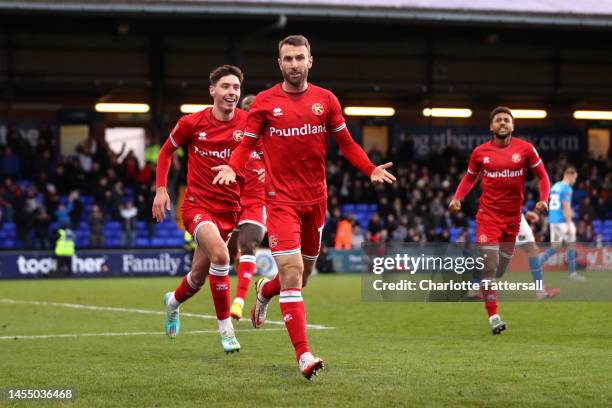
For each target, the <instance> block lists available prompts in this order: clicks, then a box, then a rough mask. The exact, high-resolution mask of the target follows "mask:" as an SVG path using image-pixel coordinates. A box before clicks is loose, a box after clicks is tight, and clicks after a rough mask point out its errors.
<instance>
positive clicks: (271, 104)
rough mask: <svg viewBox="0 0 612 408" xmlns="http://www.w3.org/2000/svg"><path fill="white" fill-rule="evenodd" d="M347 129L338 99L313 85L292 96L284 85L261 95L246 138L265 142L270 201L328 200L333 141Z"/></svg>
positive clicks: (251, 116)
mask: <svg viewBox="0 0 612 408" xmlns="http://www.w3.org/2000/svg"><path fill="white" fill-rule="evenodd" d="M344 127H346V125H345V123H344V118H343V116H342V109H341V108H340V103H339V102H338V99H337V98H336V96H335V95H334V94H333V93H331V92H330V91H328V90H327V89H323V88H320V87H318V86H315V85H313V84H308V89H306V91H304V92H301V93H298V94H291V93H287V92H285V91H283V89H282V85H281V84H277V85H275V86H273V87H272V88H270V89H268V90H266V91H263V92H261V93H259V94H258V95H257V97H256V98H255V101H254V102H253V106H252V107H251V110H250V111H249V117H248V120H247V125H246V128H245V132H244V135H245V137H253V138H262V139H263V151H264V163H265V166H266V183H265V184H266V186H265V189H266V200H267V201H269V202H274V203H277V204H288V205H308V204H314V203H317V202H320V201H323V200H326V198H327V185H326V182H325V163H326V155H327V136H328V133H329V132H338V131H340V130H342V129H344Z"/></svg>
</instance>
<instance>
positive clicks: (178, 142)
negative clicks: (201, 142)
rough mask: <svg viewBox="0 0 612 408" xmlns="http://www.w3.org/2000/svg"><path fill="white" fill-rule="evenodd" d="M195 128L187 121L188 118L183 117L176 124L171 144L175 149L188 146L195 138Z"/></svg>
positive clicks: (171, 134) (171, 135)
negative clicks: (193, 129)
mask: <svg viewBox="0 0 612 408" xmlns="http://www.w3.org/2000/svg"><path fill="white" fill-rule="evenodd" d="M192 128H193V126H192V125H191V123H189V121H188V120H187V116H183V117H182V118H180V119H179V121H178V122H176V126H174V129H172V132H170V137H169V139H170V142H171V143H172V144H173V145H174V148H175V149H178V148H179V147H181V146H183V145H186V144H187V143H189V142H190V141H191V139H192V138H193V131H192Z"/></svg>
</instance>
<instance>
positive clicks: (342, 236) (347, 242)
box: [334, 218, 353, 249]
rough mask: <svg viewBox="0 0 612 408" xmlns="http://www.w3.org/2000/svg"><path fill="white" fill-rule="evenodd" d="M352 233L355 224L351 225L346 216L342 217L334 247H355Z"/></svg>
mask: <svg viewBox="0 0 612 408" xmlns="http://www.w3.org/2000/svg"><path fill="white" fill-rule="evenodd" d="M352 234H353V226H352V225H351V222H350V221H349V220H348V219H346V218H342V219H341V220H340V222H338V227H337V228H336V240H335V245H334V247H335V248H336V249H351V248H353V243H352Z"/></svg>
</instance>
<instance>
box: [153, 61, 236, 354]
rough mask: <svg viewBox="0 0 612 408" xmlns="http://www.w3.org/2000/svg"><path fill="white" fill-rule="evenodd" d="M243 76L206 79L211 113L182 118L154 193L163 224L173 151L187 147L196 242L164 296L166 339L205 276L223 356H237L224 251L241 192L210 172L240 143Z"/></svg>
mask: <svg viewBox="0 0 612 408" xmlns="http://www.w3.org/2000/svg"><path fill="white" fill-rule="evenodd" d="M242 80H243V75H242V71H240V69H239V68H238V67H235V66H232V65H223V66H221V67H219V68H217V69H215V70H213V71H212V72H211V73H210V87H209V91H210V95H211V96H212V98H213V107H212V108H207V109H205V110H203V111H200V112H197V113H193V114H191V115H186V116H183V117H182V118H181V119H180V120H179V121H178V123H177V124H176V126H175V127H174V130H173V131H172V133H171V134H170V137H169V138H168V139H167V140H166V142H165V143H164V146H163V147H162V149H161V151H160V155H159V159H158V164H157V193H156V194H155V200H154V201H153V217H154V218H155V219H156V220H157V221H158V222H161V221H163V220H164V218H165V211H166V210H170V198H169V197H168V193H167V192H166V180H167V178H168V169H169V167H170V162H171V159H172V155H173V154H174V150H175V149H177V148H178V147H179V146H183V145H185V146H186V147H187V150H188V159H189V162H188V163H189V165H188V169H187V170H188V172H187V190H186V191H185V200H184V202H183V205H182V208H181V215H182V218H183V223H184V224H185V228H186V229H187V230H188V231H189V233H190V234H191V235H192V236H193V237H195V240H196V243H197V245H198V248H197V249H196V251H195V254H194V259H193V264H192V269H191V272H189V273H188V274H187V275H185V277H184V278H183V280H182V282H181V283H180V284H179V286H178V287H177V288H176V290H175V291H174V292H168V293H166V295H165V297H164V302H165V304H166V309H167V318H166V335H168V337H170V338H174V337H176V336H177V335H178V334H179V329H180V320H179V306H180V305H181V303H183V302H185V301H186V300H187V299H189V298H190V297H192V296H193V295H194V294H195V293H197V292H198V290H200V288H201V287H202V285H204V282H205V281H206V276H207V275H209V276H210V278H209V282H210V290H211V292H212V297H213V301H214V304H215V311H216V314H217V320H218V323H219V333H220V334H221V345H222V346H223V350H224V351H225V352H226V353H233V352H235V351H240V344H239V343H238V340H237V339H236V336H235V335H234V328H233V325H232V321H231V319H230V300H231V298H230V281H229V277H228V273H229V253H228V250H227V246H226V245H225V243H226V241H227V239H228V238H229V235H230V234H231V232H232V231H233V229H234V227H235V226H236V222H237V221H238V214H239V213H240V190H239V186H238V185H237V184H236V185H214V184H212V181H213V179H214V177H215V175H216V174H215V173H214V172H213V171H212V170H211V167H213V166H216V165H220V164H226V163H228V161H229V157H230V155H231V152H232V150H234V149H235V148H236V146H238V144H239V141H240V139H241V138H242V129H243V128H244V124H245V120H246V116H247V115H246V112H244V111H242V110H240V109H236V105H237V103H238V100H239V98H240V85H241V83H242Z"/></svg>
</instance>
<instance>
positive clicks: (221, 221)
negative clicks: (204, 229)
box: [181, 205, 239, 242]
mask: <svg viewBox="0 0 612 408" xmlns="http://www.w3.org/2000/svg"><path fill="white" fill-rule="evenodd" d="M238 214H239V212H238V211H209V210H206V209H204V208H203V207H201V206H192V205H183V206H182V208H181V216H182V217H183V224H185V229H187V231H189V233H190V234H191V235H192V236H193V237H197V231H198V229H199V228H200V227H201V226H202V225H205V224H212V225H214V226H215V227H217V230H219V234H220V235H221V239H223V241H226V242H227V240H228V239H229V237H230V235H231V234H232V232H233V231H234V228H235V227H236V224H237V222H238Z"/></svg>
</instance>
